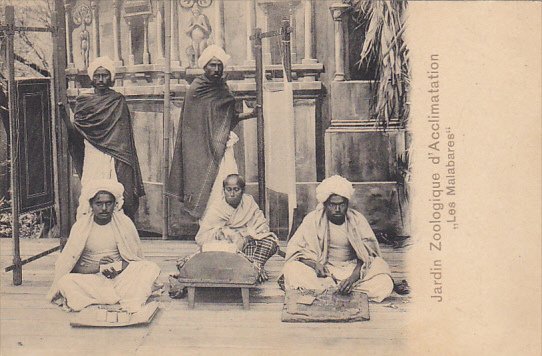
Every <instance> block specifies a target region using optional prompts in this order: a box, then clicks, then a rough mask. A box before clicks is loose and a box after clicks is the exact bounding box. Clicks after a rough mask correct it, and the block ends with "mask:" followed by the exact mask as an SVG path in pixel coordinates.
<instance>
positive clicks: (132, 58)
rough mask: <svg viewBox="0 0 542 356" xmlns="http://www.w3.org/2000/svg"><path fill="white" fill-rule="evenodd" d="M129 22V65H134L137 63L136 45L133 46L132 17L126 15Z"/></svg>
mask: <svg viewBox="0 0 542 356" xmlns="http://www.w3.org/2000/svg"><path fill="white" fill-rule="evenodd" d="M124 19H125V20H126V23H127V24H128V41H127V42H128V43H127V44H128V65H131V66H133V65H134V64H135V55H134V47H133V46H132V24H133V23H132V17H125V18H124Z"/></svg>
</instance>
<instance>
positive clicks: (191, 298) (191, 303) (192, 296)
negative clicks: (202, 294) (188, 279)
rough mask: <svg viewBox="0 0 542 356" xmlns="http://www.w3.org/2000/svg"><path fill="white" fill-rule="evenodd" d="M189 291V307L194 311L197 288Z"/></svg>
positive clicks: (189, 288) (191, 288)
mask: <svg viewBox="0 0 542 356" xmlns="http://www.w3.org/2000/svg"><path fill="white" fill-rule="evenodd" d="M187 289H188V307H189V308H190V309H194V305H195V304H196V287H187Z"/></svg>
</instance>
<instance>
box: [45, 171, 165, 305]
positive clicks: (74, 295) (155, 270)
mask: <svg viewBox="0 0 542 356" xmlns="http://www.w3.org/2000/svg"><path fill="white" fill-rule="evenodd" d="M123 192H124V188H123V186H122V184H120V183H118V182H116V181H113V180H94V181H89V182H87V184H86V185H85V186H83V190H82V192H81V197H80V199H79V201H80V206H79V208H78V210H77V221H76V222H75V224H74V225H73V227H72V229H71V232H70V236H69V238H68V242H67V243H66V246H65V247H64V250H63V251H62V253H61V255H60V256H59V258H58V260H57V261H56V264H55V278H54V282H53V285H52V286H51V289H50V290H49V293H48V294H47V299H48V300H49V301H51V302H55V303H57V304H59V305H61V304H62V305H65V306H67V307H68V308H69V309H71V310H74V311H80V310H82V309H84V308H85V307H87V306H89V305H92V304H109V305H113V304H117V303H120V307H121V308H122V309H123V310H125V311H127V312H130V313H134V312H137V311H139V310H140V309H141V308H142V306H143V305H145V303H146V301H147V298H148V297H149V296H150V295H151V293H152V288H153V284H154V282H155V280H156V279H157V277H158V275H159V274H160V268H159V267H158V265H156V263H154V262H151V261H146V260H144V259H143V253H142V251H141V243H140V240H139V235H138V233H137V230H136V228H135V226H134V223H133V222H132V220H130V219H129V218H128V217H127V216H126V215H124V213H123V211H122V204H123Z"/></svg>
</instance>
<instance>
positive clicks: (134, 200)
mask: <svg viewBox="0 0 542 356" xmlns="http://www.w3.org/2000/svg"><path fill="white" fill-rule="evenodd" d="M87 72H88V75H89V77H90V79H91V80H92V86H93V87H94V93H92V94H89V95H80V96H78V97H77V98H76V100H75V115H74V121H73V122H72V121H70V120H69V119H68V117H67V115H65V117H64V121H65V122H66V123H67V125H68V132H69V149H70V154H71V156H72V159H73V163H74V165H75V169H76V170H77V173H78V174H79V177H81V185H82V186H83V187H84V186H85V185H86V184H88V182H90V181H91V180H96V179H112V180H115V181H118V182H120V183H122V185H123V186H124V213H125V214H126V215H127V216H128V217H130V219H132V220H134V216H135V213H136V211H137V208H138V206H139V197H141V196H143V195H145V191H144V189H143V180H142V178H141V170H140V168H139V160H138V158H137V152H136V147H135V142H134V133H133V128H132V119H131V117H130V111H129V110H128V105H127V104H126V99H125V98H124V96H123V95H122V94H120V93H117V92H116V91H114V90H112V89H111V86H112V85H113V80H112V79H113V78H114V76H115V65H114V63H113V61H111V59H109V58H108V57H99V58H96V59H95V60H94V61H93V62H92V63H90V65H89V66H88V69H87ZM61 112H63V113H66V111H65V110H61ZM80 203H81V202H80ZM83 203H86V202H83Z"/></svg>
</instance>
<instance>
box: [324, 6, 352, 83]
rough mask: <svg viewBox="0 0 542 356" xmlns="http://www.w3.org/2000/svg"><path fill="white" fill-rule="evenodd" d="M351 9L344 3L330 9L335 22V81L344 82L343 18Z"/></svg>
mask: <svg viewBox="0 0 542 356" xmlns="http://www.w3.org/2000/svg"><path fill="white" fill-rule="evenodd" d="M349 8H350V6H349V5H347V4H343V3H335V4H333V5H331V6H330V7H329V10H330V11H331V16H332V17H333V21H334V22H335V77H334V78H333V80H334V81H344V28H343V16H344V14H345V13H346V11H347V10H348V9H349Z"/></svg>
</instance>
